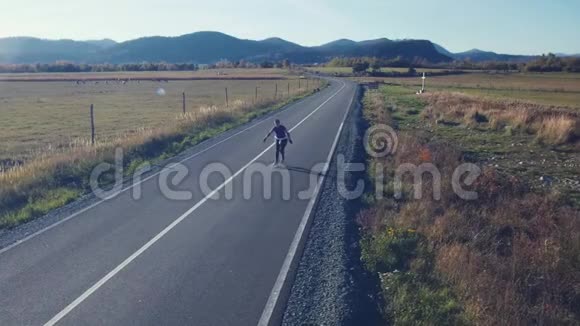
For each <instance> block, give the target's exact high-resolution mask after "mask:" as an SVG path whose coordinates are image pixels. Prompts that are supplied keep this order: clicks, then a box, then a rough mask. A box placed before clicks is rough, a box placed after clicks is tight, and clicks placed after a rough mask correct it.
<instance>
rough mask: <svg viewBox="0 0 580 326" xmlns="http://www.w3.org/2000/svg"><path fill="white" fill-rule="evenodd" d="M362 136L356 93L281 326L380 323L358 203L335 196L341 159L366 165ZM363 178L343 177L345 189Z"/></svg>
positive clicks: (361, 174) (353, 174) (360, 175)
mask: <svg viewBox="0 0 580 326" xmlns="http://www.w3.org/2000/svg"><path fill="white" fill-rule="evenodd" d="M363 133H364V125H363V119H362V116H361V104H360V90H359V92H358V93H357V101H355V106H354V107H353V108H352V110H351V112H350V114H349V116H348V118H347V119H346V121H345V125H344V129H343V132H342V135H341V136H340V139H339V142H338V145H337V149H336V152H335V155H334V157H333V160H332V162H331V166H330V169H329V171H328V174H327V176H326V178H325V181H324V184H323V188H322V191H321V194H320V198H319V200H318V204H317V206H316V210H315V213H314V214H315V215H314V220H313V222H312V226H311V228H310V232H309V236H308V239H307V241H306V244H305V247H304V252H303V256H302V258H301V261H300V263H299V265H298V267H297V270H296V277H295V280H294V283H293V285H292V289H291V292H290V296H289V299H288V304H287V307H286V311H285V313H284V317H283V322H282V325H287V326H290V325H373V324H377V323H378V322H379V320H380V314H379V313H378V308H377V307H378V305H377V304H376V302H377V300H376V299H375V297H379V296H380V295H379V294H378V293H379V291H380V289H379V288H378V281H377V280H376V279H374V276H372V275H370V274H368V273H367V272H366V271H365V270H364V268H363V266H362V262H361V260H360V248H359V245H358V240H359V235H358V227H357V225H356V222H355V219H356V214H357V212H358V210H359V207H360V202H359V200H358V199H354V200H346V199H344V198H343V197H342V196H341V195H340V194H339V191H338V178H337V159H338V157H340V156H341V155H342V156H343V157H344V162H347V163H364V162H365V160H364V148H363V147H362V137H363ZM364 178H365V172H364V171H362V172H348V173H346V178H345V185H346V188H347V189H349V190H352V189H354V188H355V186H356V182H357V180H364ZM366 183H367V184H368V182H366Z"/></svg>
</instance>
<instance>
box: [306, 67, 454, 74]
mask: <svg viewBox="0 0 580 326" xmlns="http://www.w3.org/2000/svg"><path fill="white" fill-rule="evenodd" d="M307 70H308V71H312V72H316V71H318V72H320V73H323V74H352V68H351V67H309V68H308V69H307ZM408 70H409V69H408V68H392V67H383V68H381V71H382V72H400V73H404V72H407V71H408ZM416 70H417V72H419V73H423V72H425V73H427V72H440V71H444V70H446V69H437V68H417V69H416Z"/></svg>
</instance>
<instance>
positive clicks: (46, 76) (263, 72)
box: [0, 68, 291, 81]
mask: <svg viewBox="0 0 580 326" xmlns="http://www.w3.org/2000/svg"><path fill="white" fill-rule="evenodd" d="M287 77H290V78H291V75H290V73H289V72H288V70H286V69H276V68H271V69H234V68H227V69H201V70H197V71H142V72H134V71H116V72H86V73H20V74H0V81H30V80H107V79H109V80H112V79H132V80H139V79H141V80H143V79H283V78H287Z"/></svg>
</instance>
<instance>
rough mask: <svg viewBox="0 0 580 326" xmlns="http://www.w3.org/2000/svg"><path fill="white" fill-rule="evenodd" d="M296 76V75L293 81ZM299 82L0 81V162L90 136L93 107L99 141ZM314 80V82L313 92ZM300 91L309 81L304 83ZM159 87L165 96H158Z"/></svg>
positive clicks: (283, 91) (284, 90)
mask: <svg viewBox="0 0 580 326" xmlns="http://www.w3.org/2000/svg"><path fill="white" fill-rule="evenodd" d="M294 78H296V77H294ZM298 83H299V81H298V79H284V80H262V79H258V80H191V81H169V82H167V83H166V82H161V83H160V82H153V81H141V82H136V81H131V82H129V83H127V84H124V85H123V84H119V83H107V84H106V83H105V82H103V81H101V82H99V83H96V82H87V83H86V84H80V85H77V84H76V83H75V82H0V139H2V142H0V160H5V159H15V160H27V159H30V158H32V157H34V156H36V155H37V154H38V153H39V152H40V153H42V152H44V151H45V150H46V149H47V148H49V147H58V146H63V145H67V144H69V143H71V142H72V141H75V140H78V139H79V138H81V139H88V137H89V136H90V120H89V106H90V104H94V112H95V124H96V134H97V138H98V139H104V138H108V137H114V136H118V135H122V134H124V133H127V132H130V131H132V130H136V129H139V128H143V127H145V128H150V127H157V126H162V125H165V124H171V123H175V119H176V117H177V115H178V114H180V113H181V112H182V93H183V92H185V93H186V110H187V111H188V112H195V110H198V109H199V108H200V107H203V106H211V105H216V106H225V89H226V88H227V89H228V97H229V101H230V103H233V102H235V101H244V102H247V103H252V101H253V100H254V97H255V91H256V87H258V100H262V99H272V98H273V97H274V93H275V89H276V85H278V93H277V95H278V97H282V96H283V97H288V84H290V92H291V93H293V94H295V93H297V92H298ZM313 84H314V82H312V81H310V84H309V87H310V88H312V87H313V86H314V85H313ZM300 86H301V88H302V89H303V90H304V89H305V88H306V81H305V80H301V82H300ZM159 89H163V90H164V95H159V94H160V93H158V90H159Z"/></svg>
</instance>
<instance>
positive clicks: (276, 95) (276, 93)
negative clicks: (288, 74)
mask: <svg viewBox="0 0 580 326" xmlns="http://www.w3.org/2000/svg"><path fill="white" fill-rule="evenodd" d="M276 99H278V83H276V89H275V90H274V100H276Z"/></svg>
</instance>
